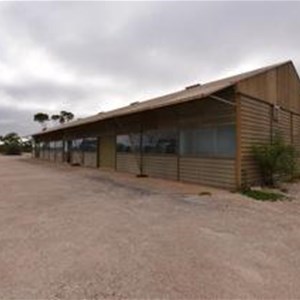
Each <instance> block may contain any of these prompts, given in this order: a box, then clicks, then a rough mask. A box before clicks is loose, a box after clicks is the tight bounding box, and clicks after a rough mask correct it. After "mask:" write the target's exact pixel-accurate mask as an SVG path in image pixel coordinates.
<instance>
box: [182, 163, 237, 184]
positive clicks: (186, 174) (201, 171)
mask: <svg viewBox="0 0 300 300" xmlns="http://www.w3.org/2000/svg"><path fill="white" fill-rule="evenodd" d="M179 166H180V169H179V178H180V180H181V181H186V182H194V183H200V184H204V185H209V186H215V187H220V186H221V187H223V188H227V189H234V188H235V187H236V178H235V160H234V159H213V158H212V159H209V158H200V157H197V158H196V157H181V158H180V164H179Z"/></svg>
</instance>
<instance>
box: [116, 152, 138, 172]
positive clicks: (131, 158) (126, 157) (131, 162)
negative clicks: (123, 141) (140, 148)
mask: <svg viewBox="0 0 300 300" xmlns="http://www.w3.org/2000/svg"><path fill="white" fill-rule="evenodd" d="M139 165H140V156H139V155H138V154H127V153H118V154H117V171H121V172H127V173H131V174H139V173H140V169H139Z"/></svg>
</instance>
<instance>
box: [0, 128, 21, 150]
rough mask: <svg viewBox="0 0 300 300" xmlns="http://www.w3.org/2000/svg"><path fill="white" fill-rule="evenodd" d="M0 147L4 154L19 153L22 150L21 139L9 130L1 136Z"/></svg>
mask: <svg viewBox="0 0 300 300" xmlns="http://www.w3.org/2000/svg"><path fill="white" fill-rule="evenodd" d="M1 141H2V142H3V145H2V149H3V153H4V154H6V155H20V154H21V152H22V140H21V138H20V137H19V135H18V134H17V133H15V132H11V133H8V134H6V135H5V136H4V137H2V139H1Z"/></svg>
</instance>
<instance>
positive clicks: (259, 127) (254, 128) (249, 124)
mask: <svg viewBox="0 0 300 300" xmlns="http://www.w3.org/2000/svg"><path fill="white" fill-rule="evenodd" d="M270 142H271V106H270V105H269V104H268V103H263V102H259V101H256V100H253V99H250V98H246V97H243V96H242V97H241V160H242V161H241V173H242V174H241V177H242V182H243V183H244V184H245V183H247V184H256V183H258V182H259V181H260V179H261V178H260V172H259V169H258V166H257V164H256V162H255V161H254V159H253V154H252V148H253V145H256V144H265V143H270Z"/></svg>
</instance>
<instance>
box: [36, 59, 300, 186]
mask: <svg viewBox="0 0 300 300" xmlns="http://www.w3.org/2000/svg"><path fill="white" fill-rule="evenodd" d="M277 132H278V133H279V134H281V135H282V137H283V138H284V140H285V142H287V143H290V144H294V145H295V146H296V148H297V149H299V150H300V79H299V76H298V74H297V71H296V69H295V67H294V65H293V63H292V62H291V61H288V62H284V63H281V64H276V65H272V66H268V67H265V68H261V69H258V70H254V71H251V72H247V73H243V74H240V75H237V76H233V77H230V78H226V79H222V80H218V81H214V82H210V83H206V84H203V85H201V84H195V85H192V86H188V87H186V88H185V89H184V90H182V91H179V92H175V93H172V94H168V95H165V96H162V97H158V98H155V99H151V100H148V101H143V102H134V103H132V104H130V105H128V106H126V107H123V108H120V109H116V110H113V111H109V112H100V113H98V114H96V115H94V116H91V117H87V118H83V119H78V120H75V121H72V122H69V123H65V124H63V125H61V126H56V127H52V128H49V129H47V130H46V131H43V132H39V133H37V134H34V135H33V139H34V141H35V152H34V156H35V157H36V158H40V159H47V160H51V161H56V162H66V163H70V164H76V165H82V166H86V167H93V168H103V169H104V168H106V169H113V170H116V171H121V172H128V173H132V174H136V175H147V176H153V177H159V178H165V179H171V180H180V181H185V182H193V183H199V184H204V185H210V186H216V187H222V188H226V189H236V188H238V187H240V186H241V185H242V184H243V183H247V184H258V183H259V182H260V180H261V176H260V172H259V170H258V167H257V165H256V162H255V161H254V159H253V157H252V147H253V145H255V144H262V143H270V142H271V141H272V138H273V137H274V135H275V133H277Z"/></svg>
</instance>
